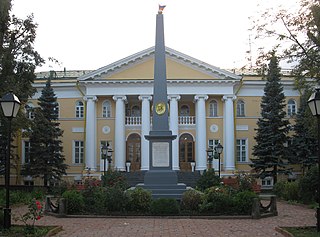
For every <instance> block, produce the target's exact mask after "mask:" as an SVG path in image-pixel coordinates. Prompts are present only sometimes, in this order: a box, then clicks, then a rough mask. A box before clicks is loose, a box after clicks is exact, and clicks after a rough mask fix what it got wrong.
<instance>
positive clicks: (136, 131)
mask: <svg viewBox="0 0 320 237" xmlns="http://www.w3.org/2000/svg"><path fill="white" fill-rule="evenodd" d="M166 53H167V81H168V84H167V90H168V104H169V126H170V130H171V131H172V133H173V135H177V139H175V140H174V141H173V143H172V145H173V148H172V157H173V169H174V170H185V169H186V170H188V169H189V170H191V166H190V163H191V162H193V161H194V162H195V164H196V170H205V169H206V168H207V155H206V150H207V147H208V140H209V139H214V140H219V141H220V142H221V143H222V145H223V146H224V154H223V167H222V170H226V171H233V170H234V169H235V157H234V156H235V147H234V141H235V138H234V127H235V125H234V113H233V111H234V103H233V100H234V99H235V91H236V90H237V88H238V87H239V85H240V80H241V77H239V76H237V75H235V74H232V73H230V72H228V71H225V70H222V69H219V68H217V67H214V66H211V65H208V64H206V63H203V62H201V61H199V60H196V59H194V58H192V57H189V56H187V55H184V54H182V53H180V52H177V51H175V50H173V49H170V48H166ZM153 57H154V47H152V48H149V49H146V50H144V51H141V52H139V53H137V54H134V55H132V56H129V57H127V58H124V59H122V60H120V61H117V62H115V63H113V64H110V65H107V66H105V67H102V68H100V69H98V70H96V71H92V72H91V73H88V74H85V75H83V76H82V77H80V78H79V79H78V81H79V86H80V88H81V89H82V91H84V93H85V97H84V99H85V101H86V102H87V105H86V106H87V109H86V111H87V112H86V115H85V116H86V127H85V132H86V146H85V149H86V153H85V154H86V159H85V163H86V164H85V165H86V167H88V168H91V169H92V170H98V167H97V164H100V163H101V162H99V160H100V155H99V151H100V140H108V141H111V143H112V146H113V150H114V154H113V165H114V167H115V168H116V169H119V170H122V171H125V170H126V165H125V163H126V161H130V162H131V168H132V169H133V170H148V169H149V145H148V141H147V140H146V139H145V138H144V136H145V135H146V134H148V133H149V131H150V127H151V124H152V114H151V104H152V96H151V95H152V94H153V79H152V78H153ZM103 101H109V102H110V104H111V112H110V116H106V117H104V115H102V114H101V111H102V110H103V109H102V108H101V106H103V104H102V103H103ZM212 101H214V102H216V107H214V108H211V102H212ZM214 106H215V105H214ZM211 109H214V110H212V111H216V110H217V111H216V112H215V113H212V114H211ZM108 115H109V114H108ZM212 126H216V127H217V128H218V129H217V131H212V129H210V128H211V127H212ZM103 127H109V128H110V133H108V134H102V135H100V136H99V135H98V134H101V131H100V130H101V128H103Z"/></svg>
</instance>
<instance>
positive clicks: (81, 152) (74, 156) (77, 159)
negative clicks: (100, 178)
mask: <svg viewBox="0 0 320 237" xmlns="http://www.w3.org/2000/svg"><path fill="white" fill-rule="evenodd" d="M76 143H79V145H78V146H77V144H76ZM76 149H79V151H78V152H77V151H76ZM77 153H78V154H79V155H77ZM77 156H78V157H77ZM72 163H73V164H75V165H82V164H83V163H84V141H82V140H73V141H72Z"/></svg>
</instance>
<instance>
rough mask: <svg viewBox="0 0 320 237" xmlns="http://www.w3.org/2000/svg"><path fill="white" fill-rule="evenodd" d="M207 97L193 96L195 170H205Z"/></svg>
mask: <svg viewBox="0 0 320 237" xmlns="http://www.w3.org/2000/svg"><path fill="white" fill-rule="evenodd" d="M207 99H208V96H207V95H195V96H194V100H195V102H196V134H197V137H196V170H205V169H207V152H206V150H207V146H206V144H207V133H206V131H207V129H206V100H207Z"/></svg>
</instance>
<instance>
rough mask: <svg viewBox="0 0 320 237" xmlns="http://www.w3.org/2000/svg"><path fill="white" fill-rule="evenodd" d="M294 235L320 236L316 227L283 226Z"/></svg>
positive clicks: (299, 236)
mask: <svg viewBox="0 0 320 237" xmlns="http://www.w3.org/2000/svg"><path fill="white" fill-rule="evenodd" d="M284 229H285V230H286V231H288V232H289V233H291V234H292V235H293V236H294V237H320V232H317V228H316V227H285V228H284Z"/></svg>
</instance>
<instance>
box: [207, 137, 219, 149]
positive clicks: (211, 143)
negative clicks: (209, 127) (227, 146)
mask: <svg viewBox="0 0 320 237" xmlns="http://www.w3.org/2000/svg"><path fill="white" fill-rule="evenodd" d="M219 142H220V140H215V139H209V140H208V148H212V149H213V150H214V148H215V147H216V146H217V145H218V144H219Z"/></svg>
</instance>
